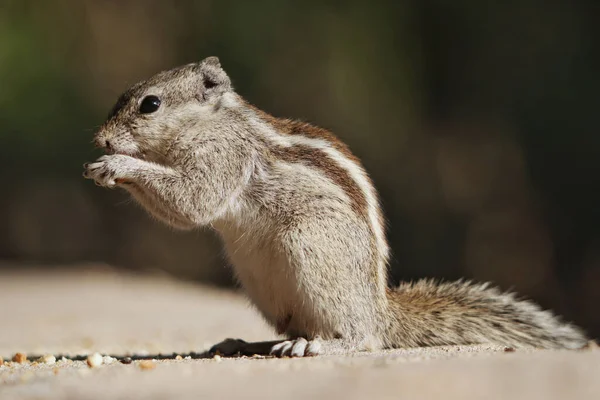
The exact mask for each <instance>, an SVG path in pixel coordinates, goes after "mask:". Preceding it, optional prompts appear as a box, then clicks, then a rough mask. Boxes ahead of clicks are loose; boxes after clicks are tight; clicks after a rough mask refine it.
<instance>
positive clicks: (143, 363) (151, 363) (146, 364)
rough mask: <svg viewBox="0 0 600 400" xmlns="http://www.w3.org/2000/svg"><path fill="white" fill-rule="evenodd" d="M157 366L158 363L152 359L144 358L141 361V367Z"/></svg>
mask: <svg viewBox="0 0 600 400" xmlns="http://www.w3.org/2000/svg"><path fill="white" fill-rule="evenodd" d="M154 368H156V363H155V362H154V361H152V360H143V361H140V369H145V370H149V369H154Z"/></svg>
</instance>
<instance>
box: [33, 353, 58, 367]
mask: <svg viewBox="0 0 600 400" xmlns="http://www.w3.org/2000/svg"><path fill="white" fill-rule="evenodd" d="M37 361H38V362H40V363H44V364H49V365H52V364H54V363H55V362H56V357H54V356H53V355H52V354H46V355H45V356H42V357H40V358H39V359H38V360H37Z"/></svg>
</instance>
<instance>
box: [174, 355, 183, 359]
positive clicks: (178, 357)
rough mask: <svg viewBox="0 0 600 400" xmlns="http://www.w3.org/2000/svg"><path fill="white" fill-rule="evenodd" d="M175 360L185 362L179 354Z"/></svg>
mask: <svg viewBox="0 0 600 400" xmlns="http://www.w3.org/2000/svg"><path fill="white" fill-rule="evenodd" d="M175 359H176V360H183V357H181V356H180V355H179V354H177V355H176V356H175Z"/></svg>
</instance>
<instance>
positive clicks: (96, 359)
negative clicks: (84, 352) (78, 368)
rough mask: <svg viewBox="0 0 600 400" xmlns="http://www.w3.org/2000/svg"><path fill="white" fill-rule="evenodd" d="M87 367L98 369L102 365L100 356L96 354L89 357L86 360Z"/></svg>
mask: <svg viewBox="0 0 600 400" xmlns="http://www.w3.org/2000/svg"><path fill="white" fill-rule="evenodd" d="M87 365H88V366H89V367H90V368H95V367H99V366H100V365H102V356H101V355H100V354H98V353H94V354H92V355H89V356H88V358H87Z"/></svg>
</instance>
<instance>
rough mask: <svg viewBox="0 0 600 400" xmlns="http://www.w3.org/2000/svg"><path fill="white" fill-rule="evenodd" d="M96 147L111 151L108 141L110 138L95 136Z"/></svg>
mask: <svg viewBox="0 0 600 400" xmlns="http://www.w3.org/2000/svg"><path fill="white" fill-rule="evenodd" d="M95 142H96V147H98V148H100V149H104V150H106V151H109V152H110V151H112V144H111V143H110V140H108V139H105V138H103V137H101V136H99V137H96V140H95Z"/></svg>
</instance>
